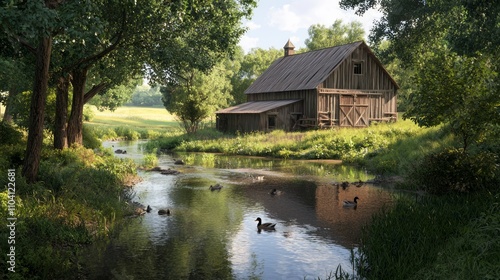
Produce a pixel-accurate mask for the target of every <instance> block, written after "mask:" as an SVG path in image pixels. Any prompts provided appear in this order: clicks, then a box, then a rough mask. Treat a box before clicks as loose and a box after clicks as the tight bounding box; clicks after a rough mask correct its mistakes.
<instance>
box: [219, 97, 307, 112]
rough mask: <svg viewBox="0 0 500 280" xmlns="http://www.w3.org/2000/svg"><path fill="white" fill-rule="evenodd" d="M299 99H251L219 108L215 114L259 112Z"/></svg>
mask: <svg viewBox="0 0 500 280" xmlns="http://www.w3.org/2000/svg"><path fill="white" fill-rule="evenodd" d="M299 101H301V100H300V99H290V100H271V101H251V102H246V103H242V104H239V105H236V106H233V107H229V108H226V109H222V110H219V111H217V112H215V113H216V114H260V113H263V112H267V111H269V110H273V109H276V108H279V107H282V106H285V105H288V104H292V103H295V102H299Z"/></svg>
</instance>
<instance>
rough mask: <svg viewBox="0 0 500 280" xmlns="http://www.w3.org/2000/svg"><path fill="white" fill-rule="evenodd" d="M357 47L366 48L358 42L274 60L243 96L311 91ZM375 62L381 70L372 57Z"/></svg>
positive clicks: (361, 42) (362, 43)
mask: <svg viewBox="0 0 500 280" xmlns="http://www.w3.org/2000/svg"><path fill="white" fill-rule="evenodd" d="M360 45H364V46H366V47H368V46H367V45H366V44H365V43H364V42H363V41H359V42H354V43H350V44H346V45H341V46H336V47H331V48H326V49H321V50H316V51H310V52H305V53H300V54H294V55H290V56H285V57H281V58H278V59H277V60H276V61H274V62H273V63H272V64H271V66H269V68H268V69H267V70H266V71H264V73H263V74H262V75H261V76H259V77H258V78H257V79H256V80H255V82H253V84H251V85H250V87H248V88H247V90H246V91H245V94H252V93H263V92H282V91H291V90H307V89H314V88H316V87H317V86H318V85H319V84H320V83H321V82H323V81H324V80H325V79H326V78H327V77H328V76H329V75H330V74H331V73H332V72H333V71H334V70H335V69H336V68H337V66H338V65H340V63H342V61H344V59H346V57H347V56H349V55H350V54H351V53H352V52H353V51H354V50H355V49H356V48H358V47H359V46H360ZM368 49H369V48H368ZM370 52H371V51H370ZM372 54H373V53H372ZM374 57H375V56H374ZM375 60H376V61H377V63H379V65H380V66H381V67H382V65H381V63H380V61H378V59H377V58H376V57H375ZM382 68H383V67H382ZM384 70H385V69H384ZM389 77H390V76H389ZM391 80H392V78H391ZM393 82H394V81H393ZM394 83H395V82H394ZM395 84H396V83H395ZM396 86H397V84H396Z"/></svg>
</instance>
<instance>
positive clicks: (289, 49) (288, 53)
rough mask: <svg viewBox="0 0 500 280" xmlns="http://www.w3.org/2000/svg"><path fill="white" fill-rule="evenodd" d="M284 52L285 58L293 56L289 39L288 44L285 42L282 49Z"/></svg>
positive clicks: (292, 47)
mask: <svg viewBox="0 0 500 280" xmlns="http://www.w3.org/2000/svg"><path fill="white" fill-rule="evenodd" d="M283 49H284V50H285V56H290V55H294V54H295V50H294V49H295V46H294V45H293V44H292V42H290V39H288V42H286V44H285V46H284V47H283Z"/></svg>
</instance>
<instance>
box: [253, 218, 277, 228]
mask: <svg viewBox="0 0 500 280" xmlns="http://www.w3.org/2000/svg"><path fill="white" fill-rule="evenodd" d="M255 221H258V222H259V223H258V224H257V228H258V229H263V230H275V228H274V227H275V226H276V224H273V223H262V219H261V218H257V219H255Z"/></svg>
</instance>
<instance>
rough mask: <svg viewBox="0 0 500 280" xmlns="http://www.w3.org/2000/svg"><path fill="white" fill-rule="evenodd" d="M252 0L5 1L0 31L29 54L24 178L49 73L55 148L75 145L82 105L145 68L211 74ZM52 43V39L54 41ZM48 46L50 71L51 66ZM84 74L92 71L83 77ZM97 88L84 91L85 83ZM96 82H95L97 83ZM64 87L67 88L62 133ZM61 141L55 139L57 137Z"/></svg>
mask: <svg viewBox="0 0 500 280" xmlns="http://www.w3.org/2000/svg"><path fill="white" fill-rule="evenodd" d="M254 6H255V1H253V0H240V1H238V0H233V1H219V2H216V3H212V2H206V1H187V0H178V1H167V2H165V1H132V0H130V1H118V0H106V1H64V0H45V1H21V0H18V1H9V2H5V3H2V6H1V7H0V23H1V27H2V32H3V34H5V35H6V37H8V39H9V41H10V42H11V43H12V44H13V45H15V46H23V47H25V48H26V49H27V50H29V51H30V52H31V53H33V54H35V58H36V63H35V66H36V69H35V71H34V73H35V78H34V80H33V81H34V82H33V93H32V101H31V109H30V111H31V114H30V118H29V120H30V125H29V128H28V129H29V133H28V144H27V148H26V157H25V162H24V165H23V175H24V176H25V177H26V178H27V181H28V182H33V181H35V180H36V175H37V173H38V166H39V161H40V154H41V147H42V139H43V123H44V117H45V99H46V96H47V90H48V87H49V76H50V74H51V73H52V74H54V73H56V74H54V76H57V78H55V79H54V80H55V81H57V84H58V85H59V86H58V90H57V98H58V102H56V103H57V110H56V113H57V114H58V116H57V117H56V120H57V121H56V128H55V131H56V132H55V135H56V137H55V138H58V140H60V141H57V143H56V142H55V143H54V144H55V146H59V147H64V146H65V145H66V144H65V143H66V141H64V139H63V138H64V137H65V135H67V136H68V141H67V142H68V143H70V144H71V143H73V142H74V143H80V142H81V132H82V129H81V128H82V120H83V105H84V104H85V103H86V102H88V101H89V100H90V99H91V98H92V97H94V96H95V95H96V94H98V93H99V92H102V91H103V90H106V89H108V88H110V87H111V86H114V85H118V84H120V83H121V82H123V81H125V80H129V79H130V77H134V75H136V74H138V73H140V72H141V70H143V67H144V65H145V64H146V63H147V64H150V65H151V66H156V67H154V68H153V67H152V68H151V69H154V73H156V75H155V76H156V77H161V78H163V79H165V80H168V79H169V78H172V77H175V73H179V72H180V70H181V69H183V67H184V66H185V65H191V66H196V67H197V68H200V69H204V70H206V69H209V68H210V67H211V66H213V65H214V64H215V63H216V62H217V61H218V60H219V59H221V57H223V56H224V55H225V53H226V52H228V51H229V52H231V50H233V49H234V46H235V45H236V44H237V42H238V39H239V37H240V36H241V35H242V33H243V32H244V29H243V28H242V27H240V26H241V25H240V20H241V18H242V17H244V16H249V15H250V13H251V10H252V8H253V7H254ZM54 38H56V39H57V40H54ZM53 47H54V48H55V49H57V51H55V52H54V53H56V54H57V55H55V56H54V58H55V59H54V61H53V62H54V63H53V65H54V66H53V67H52V68H50V65H51V58H52V54H53V52H52V50H53ZM89 71H90V72H89ZM89 74H91V75H94V74H95V75H97V74H98V75H99V77H100V79H99V80H100V83H98V84H94V85H91V88H90V89H89V90H88V91H86V86H87V78H88V77H89ZM96 80H97V79H96ZM69 84H71V85H72V88H73V99H72V109H71V114H70V116H69V119H68V124H67V131H66V127H65V122H64V118H66V116H67V104H68V95H67V94H66V92H67V90H68V89H69ZM59 138H61V139H59Z"/></svg>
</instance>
